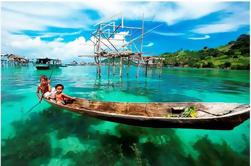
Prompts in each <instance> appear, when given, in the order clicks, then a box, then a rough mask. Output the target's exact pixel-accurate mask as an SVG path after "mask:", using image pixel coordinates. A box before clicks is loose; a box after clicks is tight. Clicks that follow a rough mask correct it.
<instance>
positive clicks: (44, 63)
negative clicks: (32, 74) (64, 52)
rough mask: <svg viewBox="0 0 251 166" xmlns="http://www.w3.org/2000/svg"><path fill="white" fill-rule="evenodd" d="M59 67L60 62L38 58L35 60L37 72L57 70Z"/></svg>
mask: <svg viewBox="0 0 251 166" xmlns="http://www.w3.org/2000/svg"><path fill="white" fill-rule="evenodd" d="M60 66H61V60H58V59H49V58H38V59H37V60H36V68H37V70H49V69H52V68H58V67H60Z"/></svg>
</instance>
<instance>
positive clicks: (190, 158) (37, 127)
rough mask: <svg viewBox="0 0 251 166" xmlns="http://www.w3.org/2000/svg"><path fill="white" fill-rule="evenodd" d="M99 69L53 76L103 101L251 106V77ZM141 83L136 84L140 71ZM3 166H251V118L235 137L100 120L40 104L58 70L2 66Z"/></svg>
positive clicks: (194, 71)
mask: <svg viewBox="0 0 251 166" xmlns="http://www.w3.org/2000/svg"><path fill="white" fill-rule="evenodd" d="M106 69H107V68H106V67H103V69H102V76H101V78H100V79H99V78H98V77H97V76H96V67H95V66H74V67H73V66H72V67H70V66H69V67H64V68H60V69H56V70H53V73H52V78H51V82H52V85H55V84H57V83H63V84H64V85H65V90H64V92H65V93H67V94H69V95H72V96H78V97H84V98H89V99H94V100H103V101H128V102H151V101H156V102H165V101H166V102H168V101H207V102H239V103H249V100H250V94H249V83H250V82H249V71H230V70H216V69H182V68H163V69H162V70H160V69H149V71H148V73H147V77H145V72H144V68H140V69H139V71H137V68H135V67H130V68H127V67H126V66H125V67H123V76H122V78H120V77H119V68H111V72H110V74H109V73H108V72H107V70H106ZM137 72H138V74H139V75H138V77H137V78H136V73H137ZM1 74H2V75H1V77H2V82H1V101H2V104H1V108H2V109H1V110H2V111H1V113H2V116H1V120H2V132H1V140H2V147H1V154H2V164H3V165H50V166H57V165H87V164H88V165H104V164H105V165H174V164H176V165H238V166H239V165H249V160H250V158H249V147H250V143H249V139H250V131H249V130H250V127H249V120H247V121H245V122H244V123H242V124H241V125H239V126H237V127H236V128H234V129H233V130H230V131H220V130H193V129H152V128H142V127H134V126H128V125H123V124H118V123H112V122H107V121H102V120H98V119H95V118H90V117H86V116H81V115H78V114H74V113H70V112H67V111H64V110H59V109H57V108H55V107H51V106H50V105H48V104H47V103H45V102H42V103H41V104H40V105H38V106H37V107H36V108H35V109H34V110H32V111H31V112H29V113H27V112H28V111H29V109H30V108H31V107H32V106H33V105H35V104H36V103H37V102H38V101H37V98H36V93H35V91H36V87H37V85H38V84H39V76H40V75H42V74H46V75H47V76H49V75H50V74H51V71H37V70H36V69H35V68H34V67H33V66H29V67H2V72H1Z"/></svg>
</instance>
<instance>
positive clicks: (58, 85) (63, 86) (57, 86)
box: [55, 84, 64, 89]
mask: <svg viewBox="0 0 251 166" xmlns="http://www.w3.org/2000/svg"><path fill="white" fill-rule="evenodd" d="M59 86H61V87H62V89H64V85H62V84H57V85H56V86H55V88H56V89H57V87H59Z"/></svg>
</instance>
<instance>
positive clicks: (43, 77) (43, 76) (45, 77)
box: [40, 75, 48, 81]
mask: <svg viewBox="0 0 251 166" xmlns="http://www.w3.org/2000/svg"><path fill="white" fill-rule="evenodd" d="M42 79H44V80H45V81H47V80H48V78H47V76H46V75H41V76H40V81H41V80H42Z"/></svg>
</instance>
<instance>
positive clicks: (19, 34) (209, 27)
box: [1, 1, 250, 60]
mask: <svg viewBox="0 0 251 166" xmlns="http://www.w3.org/2000/svg"><path fill="white" fill-rule="evenodd" d="M1 10H2V16H1V20H2V24H1V25H2V27H1V32H2V35H1V40H2V45H1V53H15V54H18V55H21V56H25V57H29V58H36V57H53V58H59V59H63V60H72V59H77V60H80V58H77V56H78V55H85V54H86V55H87V54H88V55H89V54H90V55H91V54H93V45H92V42H91V41H90V38H91V35H90V33H91V32H92V31H93V30H94V29H95V26H94V25H95V24H97V23H98V22H100V21H101V20H105V19H107V18H110V17H111V16H113V15H116V14H118V13H121V14H122V15H123V16H124V19H125V21H124V24H125V25H127V26H141V18H142V15H143V13H144V20H145V22H144V23H145V24H144V26H145V31H147V30H149V29H152V28H153V27H155V26H157V25H161V26H160V27H158V28H157V29H155V30H154V31H153V32H151V33H148V34H147V35H146V36H145V38H144V49H143V50H144V52H146V53H147V54H149V55H159V54H161V53H164V52H174V51H177V50H180V49H188V50H199V49H201V48H203V47H204V46H208V47H217V46H220V45H224V44H226V43H228V42H229V41H232V40H235V39H236V38H237V37H238V36H239V35H240V34H249V33H250V30H249V24H250V23H249V12H250V9H249V2H215V1H214V2H209V1H208V2H203V3H200V2H198V1H196V2H191V1H189V2H185V1H177V2H132V1H130V2H125V1H123V2H121V1H113V2H108V1H105V2H104V1H100V2H99V1H91V2H88V1H83V2H72V3H70V2H68V3H66V2H3V3H2V6H1ZM115 19H116V18H115ZM118 19H119V18H118ZM118 21H119V20H117V22H118ZM81 60H85V58H82V59H81Z"/></svg>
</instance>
